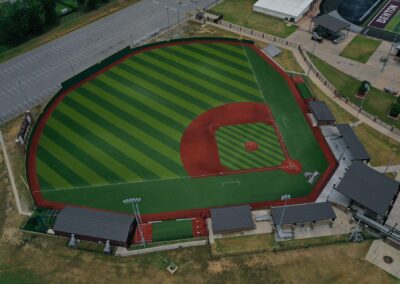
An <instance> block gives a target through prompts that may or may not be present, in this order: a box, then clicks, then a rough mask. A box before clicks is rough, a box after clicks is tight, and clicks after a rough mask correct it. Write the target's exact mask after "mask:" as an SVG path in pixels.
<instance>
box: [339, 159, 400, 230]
mask: <svg viewBox="0 0 400 284" xmlns="http://www.w3.org/2000/svg"><path fill="white" fill-rule="evenodd" d="M399 189H400V184H399V183H398V182H397V181H395V180H393V179H391V178H389V177H387V176H386V175H384V174H381V173H379V172H377V171H375V170H374V169H372V168H371V167H369V166H367V165H366V164H364V163H363V162H360V161H353V163H352V164H351V166H350V167H349V169H348V171H347V172H346V174H345V176H344V177H343V179H342V181H341V182H340V184H339V186H338V187H337V188H336V190H337V191H338V192H340V193H342V194H344V195H345V196H347V197H348V198H349V199H350V200H351V202H350V204H349V205H348V208H349V209H351V210H353V211H356V212H361V213H363V215H365V216H367V217H369V218H371V219H373V220H376V221H378V222H380V223H382V224H384V223H385V221H386V219H387V215H388V214H389V212H390V210H391V209H392V207H393V204H394V201H395V200H396V197H397V196H398V195H399Z"/></svg>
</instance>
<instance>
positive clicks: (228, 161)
mask: <svg viewBox="0 0 400 284" xmlns="http://www.w3.org/2000/svg"><path fill="white" fill-rule="evenodd" d="M218 155H219V160H220V162H221V164H222V165H223V166H226V167H228V168H229V169H231V170H236V169H243V165H242V164H240V162H238V160H236V159H235V158H232V157H231V156H229V155H228V153H227V152H226V151H219V152H218Z"/></svg>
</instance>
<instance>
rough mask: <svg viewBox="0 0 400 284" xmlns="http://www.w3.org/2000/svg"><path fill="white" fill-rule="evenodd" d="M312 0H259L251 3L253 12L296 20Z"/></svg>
mask: <svg viewBox="0 0 400 284" xmlns="http://www.w3.org/2000/svg"><path fill="white" fill-rule="evenodd" d="M312 3H313V0H259V1H257V2H256V3H255V4H254V5H253V10H254V11H255V12H259V13H263V14H267V15H271V16H274V17H278V18H281V19H285V20H287V21H291V22H297V21H298V20H300V19H301V18H302V17H303V16H304V14H305V13H307V12H308V10H309V9H310V7H311V4H312Z"/></svg>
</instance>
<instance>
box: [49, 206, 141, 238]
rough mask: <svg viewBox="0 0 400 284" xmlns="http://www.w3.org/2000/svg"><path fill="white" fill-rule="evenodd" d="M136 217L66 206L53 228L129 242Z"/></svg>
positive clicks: (84, 235)
mask: <svg viewBox="0 0 400 284" xmlns="http://www.w3.org/2000/svg"><path fill="white" fill-rule="evenodd" d="M133 222H134V218H133V217H132V216H129V215H124V214H116V213H111V212H105V211H97V210H89V209H84V208H77V207H68V206H67V207H65V208H64V209H63V210H61V211H60V213H58V215H57V218H56V221H55V223H54V227H53V230H54V231H55V232H56V233H63V234H75V235H76V236H80V237H88V238H90V239H93V240H109V241H113V242H118V243H127V241H128V238H129V235H130V233H131V228H132V226H133Z"/></svg>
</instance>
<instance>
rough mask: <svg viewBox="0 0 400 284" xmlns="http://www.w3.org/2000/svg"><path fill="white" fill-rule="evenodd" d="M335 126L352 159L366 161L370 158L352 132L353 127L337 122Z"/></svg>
mask: <svg viewBox="0 0 400 284" xmlns="http://www.w3.org/2000/svg"><path fill="white" fill-rule="evenodd" d="M336 127H337V129H338V130H339V133H340V137H341V138H342V139H343V141H344V143H345V144H346V147H347V148H348V149H349V151H350V153H351V155H352V156H353V159H354V160H356V161H362V162H365V163H368V162H369V161H370V160H371V156H370V155H369V154H368V152H367V150H366V149H365V147H364V145H363V144H362V143H361V141H360V139H358V137H357V135H356V134H355V133H354V131H353V128H351V126H350V125H348V124H338V125H336Z"/></svg>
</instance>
